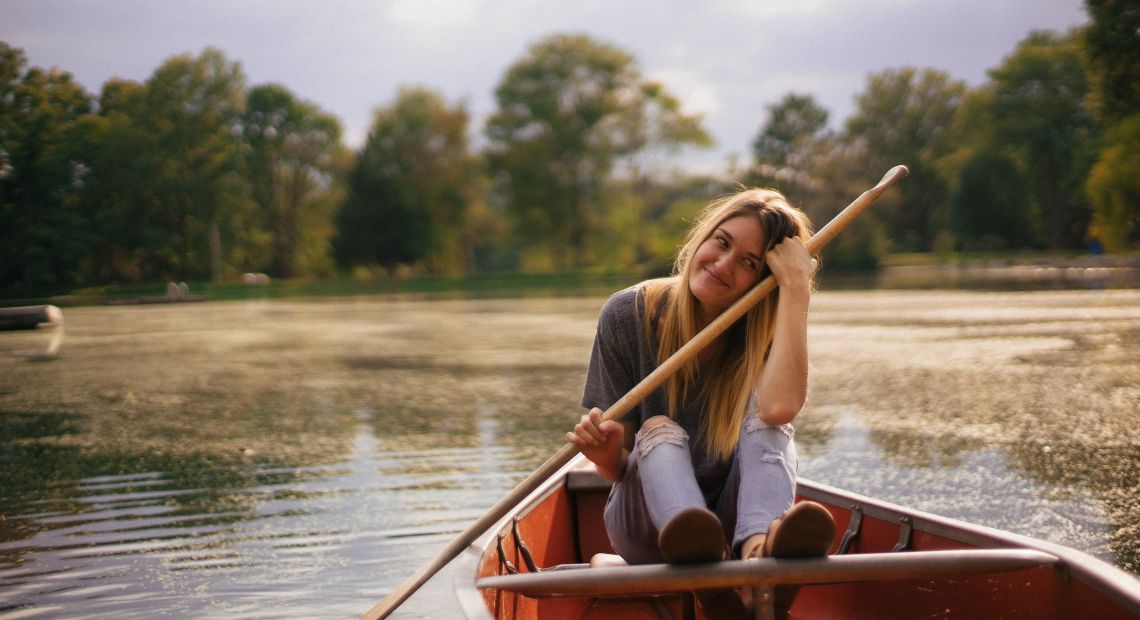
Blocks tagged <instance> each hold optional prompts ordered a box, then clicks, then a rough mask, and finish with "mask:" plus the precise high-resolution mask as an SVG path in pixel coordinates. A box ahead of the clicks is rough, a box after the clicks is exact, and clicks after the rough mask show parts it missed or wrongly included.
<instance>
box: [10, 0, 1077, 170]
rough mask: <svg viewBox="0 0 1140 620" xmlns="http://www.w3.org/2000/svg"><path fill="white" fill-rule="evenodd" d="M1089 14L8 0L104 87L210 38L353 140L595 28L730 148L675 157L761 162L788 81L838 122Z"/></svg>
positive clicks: (1070, 10) (33, 30)
mask: <svg viewBox="0 0 1140 620" xmlns="http://www.w3.org/2000/svg"><path fill="white" fill-rule="evenodd" d="M1087 21H1088V17H1087V13H1086V12H1085V10H1084V7H1083V4H1082V2H1081V0H703V1H682V0H628V1H624V0H571V1H562V0H371V1H356V0H327V1H319V2H314V1H312V0H307V1H298V0H0V41H3V42H5V43H7V44H8V45H10V46H12V47H17V48H20V49H22V50H23V51H24V54H25V55H26V56H27V58H28V64H29V65H31V66H38V67H44V68H49V67H58V68H59V69H62V70H64V71H68V72H70V73H71V74H72V75H73V76H75V78H76V79H77V80H78V81H79V83H81V84H83V85H84V86H85V87H86V88H87V89H88V90H89V91H90V92H91V93H92V94H95V95H97V94H98V93H99V91H100V90H101V88H102V85H103V83H104V82H105V81H106V80H108V79H111V78H121V79H129V80H137V81H144V80H146V79H147V78H148V77H150V76H151V74H152V73H154V71H155V70H156V69H157V68H158V67H159V65H161V64H162V62H163V61H165V60H166V59H167V58H170V57H171V56H175V55H179V54H193V55H197V54H199V53H200V52H201V51H202V50H203V49H205V48H206V47H210V46H212V47H215V48H218V49H220V50H221V51H222V52H224V53H225V55H226V57H227V58H229V59H230V60H232V61H237V62H239V63H240V64H241V66H242V69H243V70H244V72H245V74H246V76H247V80H248V84H249V86H257V85H261V84H267V83H277V84H282V85H284V86H285V87H287V88H288V89H289V90H290V91H292V92H293V93H294V95H296V96H297V97H299V98H301V99H304V100H307V101H310V102H313V103H315V104H317V105H318V106H320V107H321V108H322V109H323V110H325V111H327V112H329V113H332V114H333V115H335V116H336V117H337V118H339V119H340V121H341V123H342V125H343V127H344V132H345V133H344V135H345V142H346V144H347V145H348V146H350V147H352V148H359V146H360V145H361V144H363V142H364V140H365V138H366V136H367V134H368V129H369V127H370V125H371V122H372V117H373V114H374V112H375V110H376V109H377V108H378V107H381V106H387V105H390V104H391V103H393V101H394V100H395V98H396V95H397V94H398V92H399V89H400V88H402V87H405V86H426V87H429V88H431V89H433V90H435V91H437V92H439V93H440V94H441V95H442V96H443V97H444V98H445V99H446V100H447V101H448V102H449V103H450V104H452V105H455V104H459V103H462V104H464V105H465V106H466V107H467V109H468V111H469V112H470V113H471V116H472V137H473V140H474V141H475V143H476V144H478V141H479V136H480V134H481V129H482V125H483V121H484V119H485V118H486V117H487V116H488V115H490V114H491V113H492V112H493V111H494V109H495V100H494V91H495V87H496V86H497V85H498V83H499V81H500V80H501V79H502V77H503V75H504V74H505V73H506V71H507V69H508V68H509V67H510V66H511V65H512V64H513V63H515V62H517V61H518V60H520V59H522V58H523V57H524V56H525V55H526V53H527V50H528V49H529V47H530V46H531V45H533V44H534V43H536V42H537V41H539V40H540V39H542V38H543V37H545V36H547V35H550V34H554V33H575V34H577V33H584V34H587V35H589V36H590V37H592V38H594V39H596V40H598V41H600V42H603V43H607V44H610V45H614V46H617V47H619V48H621V49H623V50H625V51H626V52H628V53H630V54H631V55H632V56H633V57H634V59H635V61H636V65H637V68H638V69H639V70H640V71H641V73H642V74H644V75H645V76H646V77H648V78H650V79H653V80H656V81H659V82H661V83H663V84H664V85H665V87H666V88H667V89H668V90H669V92H671V93H672V94H673V95H675V96H676V97H678V98H679V99H680V100H681V102H682V105H683V108H684V110H685V111H686V112H689V113H697V114H701V115H702V117H703V121H704V126H705V128H706V129H707V130H708V131H709V133H710V134H711V135H712V137H713V140H714V141H715V143H716V145H715V146H714V147H713V148H711V149H707V150H701V151H697V150H687V151H685V152H684V153H682V154H681V155H680V160H679V161H678V164H679V165H681V166H683V167H685V168H688V169H690V170H692V171H704V172H714V171H716V170H720V169H723V167H724V165H725V163H726V162H728V161H729V160H730V159H731V158H733V157H737V158H739V160H740V161H741V162H746V161H748V159H750V157H749V153H750V145H751V143H752V141H753V140H754V139H755V137H756V135H757V134H758V133H759V131H760V128H761V127H762V126H763V124H764V122H765V120H766V119H767V112H768V106H771V105H773V104H775V103H777V102H779V101H780V100H781V99H782V98H783V97H784V95H786V94H787V93H789V92H796V93H800V94H810V95H812V96H813V97H814V98H815V100H816V102H817V103H819V104H820V105H821V106H823V107H824V108H825V109H827V110H828V112H829V114H830V125H831V126H832V127H833V128H836V129H838V128H841V127H842V125H843V122H844V120H845V119H846V118H847V117H848V116H850V115H851V114H852V113H853V112H854V109H855V102H854V100H855V96H856V95H857V94H859V93H860V92H862V91H863V90H864V89H865V87H866V83H867V76H868V75H870V74H873V73H879V72H882V71H885V70H887V69H895V68H900V67H917V68H920V69H921V68H928V67H929V68H933V69H938V70H940V71H944V72H946V73H948V74H949V75H950V76H951V77H952V78H955V79H958V80H962V81H965V82H966V83H967V84H968V85H970V86H978V85H980V84H982V83H984V82H985V81H986V79H987V75H986V71H987V70H989V69H992V68H994V67H997V66H999V65H1000V64H1001V62H1002V60H1003V58H1005V57H1006V56H1008V55H1009V54H1010V53H1012V52H1013V50H1014V48H1015V47H1016V45H1017V43H1018V42H1019V41H1021V40H1022V39H1024V38H1025V36H1026V35H1027V34H1028V33H1029V32H1031V31H1032V30H1039V29H1049V30H1058V31H1064V30H1067V29H1068V28H1070V27H1072V26H1077V25H1080V24H1083V23H1085V22H1087Z"/></svg>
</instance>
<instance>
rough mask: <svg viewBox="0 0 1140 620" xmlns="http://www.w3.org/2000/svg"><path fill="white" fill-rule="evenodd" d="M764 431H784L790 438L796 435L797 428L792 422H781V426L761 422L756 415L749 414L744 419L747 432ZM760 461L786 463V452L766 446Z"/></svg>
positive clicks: (777, 463)
mask: <svg viewBox="0 0 1140 620" xmlns="http://www.w3.org/2000/svg"><path fill="white" fill-rule="evenodd" d="M764 431H777V432H779V433H783V434H784V435H785V436H787V437H788V439H792V438H793V437H795V434H796V430H795V428H794V427H792V425H791V424H781V425H779V426H772V425H771V424H765V423H763V422H761V421H760V420H759V419H757V418H756V416H748V417H747V418H745V420H744V432H745V433H761V432H764ZM760 462H762V463H771V464H776V465H782V464H783V463H784V454H783V453H782V452H780V451H778V450H772V449H770V448H766V449H765V450H764V453H763V454H761V455H760Z"/></svg>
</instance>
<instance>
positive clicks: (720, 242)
mask: <svg viewBox="0 0 1140 620" xmlns="http://www.w3.org/2000/svg"><path fill="white" fill-rule="evenodd" d="M716 243H717V245H719V246H720V247H722V248H727V247H728V239H725V238H724V237H717V238H716Z"/></svg>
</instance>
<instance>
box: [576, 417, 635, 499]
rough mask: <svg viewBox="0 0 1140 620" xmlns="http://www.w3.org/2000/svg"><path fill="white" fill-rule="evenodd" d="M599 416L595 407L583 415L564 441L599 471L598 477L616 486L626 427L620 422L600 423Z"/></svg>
mask: <svg viewBox="0 0 1140 620" xmlns="http://www.w3.org/2000/svg"><path fill="white" fill-rule="evenodd" d="M602 413H603V412H602V410H601V409H598V408H597V407H594V408H593V409H591V410H590V411H589V412H588V413H584V414H582V419H581V420H579V421H578V423H577V424H575V425H574V430H573V431H571V432H569V433H566V440H567V441H569V442H570V443H572V444H574V445H575V446H578V449H579V450H581V451H582V454H583V455H584V456H585V457H586V458H588V459H590V461H591V462H593V463H594V465H596V466H597V467H598V473H600V474H602V476H604V477H606V478H608V479H609V480H612V481H615V482H616V481H617V480H620V479H621V476H622V474H623V473H624V471H625V459H624V456H625V455H624V450H623V448H624V447H625V427H624V426H622V425H621V423H620V422H616V421H614V420H605V419H603V418H602Z"/></svg>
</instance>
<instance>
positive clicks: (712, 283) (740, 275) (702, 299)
mask: <svg viewBox="0 0 1140 620" xmlns="http://www.w3.org/2000/svg"><path fill="white" fill-rule="evenodd" d="M763 250H764V231H763V229H761V228H760V222H759V221H758V220H757V219H756V218H754V217H748V216H736V217H733V218H729V219H727V220H725V221H723V222H721V223H720V225H718V226H717V227H716V229H714V230H713V232H712V234H711V235H709V237H708V238H707V239H705V240H704V241H703V242H702V243H701V245H700V246H698V247H697V251H696V252H695V253H693V258H692V260H691V261H690V262H689V290H691V291H692V292H693V296H695V297H696V298H697V304H698V306H699V308H700V312H701V318H702V319H703V320H704V321H705V322H706V323H707V322H709V321H711V320H713V319H714V318H716V317H717V316H719V315H720V313H722V312H724V311H725V310H726V309H728V307H729V306H731V305H732V304H733V302H735V301H736V300H737V299H740V298H741V297H742V296H744V294H745V293H747V292H748V290H749V289H751V288H752V285H754V284H756V279H757V277H758V276H759V274H760V268H761V267H762V266H763V263H762V262H761V260H760V255H761V254H762V253H763Z"/></svg>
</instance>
